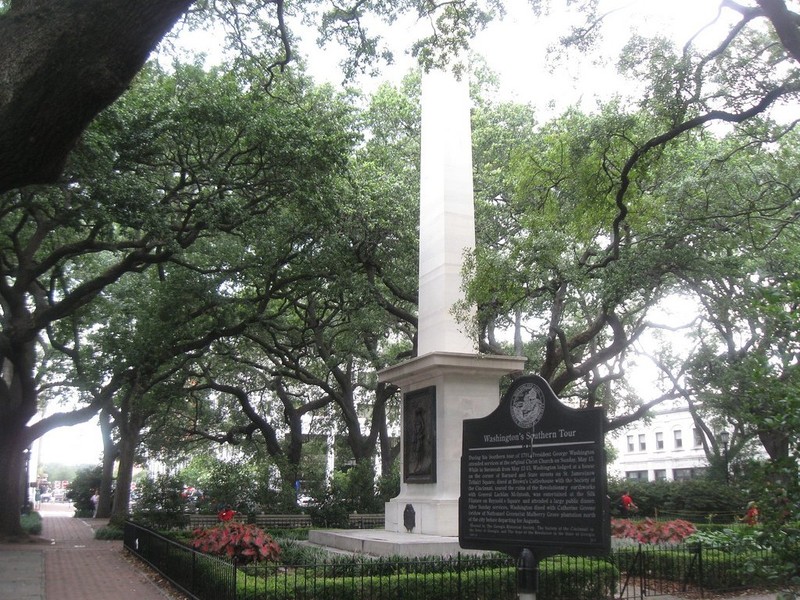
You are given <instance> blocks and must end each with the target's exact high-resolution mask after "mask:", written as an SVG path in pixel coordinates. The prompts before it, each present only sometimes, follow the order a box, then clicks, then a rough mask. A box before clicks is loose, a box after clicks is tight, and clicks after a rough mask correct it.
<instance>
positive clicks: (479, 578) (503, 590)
mask: <svg viewBox="0 0 800 600" xmlns="http://www.w3.org/2000/svg"><path fill="white" fill-rule="evenodd" d="M460 575H461V578H460V582H458V581H457V580H456V577H457V574H455V573H451V572H448V573H423V574H418V573H409V574H402V575H385V576H379V575H376V576H371V577H363V578H362V577H317V578H314V577H313V572H304V571H303V570H298V571H296V572H294V573H292V574H291V576H290V577H284V576H283V575H280V576H278V577H270V578H266V579H261V578H248V579H247V582H246V583H245V581H244V580H239V581H238V582H237V583H238V586H237V592H236V598H237V600H255V599H262V598H263V599H265V600H315V599H317V598H336V599H337V600H390V599H391V600H395V599H396V598H425V600H450V599H451V598H453V596H454V591H455V590H456V589H457V588H459V587H460V589H461V597H462V598H465V599H471V598H474V599H476V600H477V599H479V598H487V597H491V598H492V599H493V600H512V599H515V598H516V597H517V592H516V569H515V568H512V567H503V568H502V569H497V570H495V571H494V572H493V573H490V572H488V571H477V570H471V571H462V572H461V574H460ZM487 592H488V594H489V595H488V596H487ZM576 600H578V599H576ZM580 600H584V599H580Z"/></svg>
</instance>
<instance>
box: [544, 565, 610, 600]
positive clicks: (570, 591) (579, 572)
mask: <svg viewBox="0 0 800 600" xmlns="http://www.w3.org/2000/svg"><path fill="white" fill-rule="evenodd" d="M539 571H540V574H539V592H540V594H541V597H542V598H569V599H570V600H597V599H598V598H610V597H612V596H613V592H614V589H615V586H616V582H617V581H618V579H619V570H618V569H617V568H616V567H615V566H614V565H613V564H612V563H610V562H607V561H604V560H592V559H588V558H567V557H555V558H550V559H545V560H544V561H542V562H541V563H539Z"/></svg>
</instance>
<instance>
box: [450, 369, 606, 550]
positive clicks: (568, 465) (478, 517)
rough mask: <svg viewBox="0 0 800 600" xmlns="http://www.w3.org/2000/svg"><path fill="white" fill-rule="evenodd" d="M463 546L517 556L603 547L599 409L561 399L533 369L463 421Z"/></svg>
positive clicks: (603, 490)
mask: <svg viewBox="0 0 800 600" xmlns="http://www.w3.org/2000/svg"><path fill="white" fill-rule="evenodd" d="M458 522H459V535H458V537H459V543H460V545H461V546H462V547H463V548H477V549H484V550H498V551H501V552H506V553H508V554H511V555H514V556H520V555H521V553H522V550H523V549H526V548H527V549H529V550H531V551H532V552H533V553H534V555H535V556H536V558H537V559H541V558H543V557H544V556H548V555H552V554H558V553H571V554H604V553H606V552H608V551H609V548H610V529H609V527H610V523H609V515H608V501H607V498H606V461H605V452H604V448H603V411H602V409H600V408H596V409H573V408H570V407H568V406H565V405H564V404H562V403H561V402H560V401H559V400H558V398H557V397H556V395H555V393H553V390H552V389H551V388H550V386H549V385H548V383H547V382H546V381H545V380H544V379H543V378H541V377H539V376H537V375H531V376H526V377H521V378H519V379H517V380H516V381H514V383H513V384H512V385H511V387H510V388H509V390H508V392H507V393H506V394H505V395H504V396H503V399H502V400H501V401H500V405H499V406H498V407H497V409H496V410H495V411H494V412H492V413H491V414H490V415H488V416H486V417H484V418H481V419H467V420H465V421H464V435H463V448H462V454H461V497H460V499H459V521H458Z"/></svg>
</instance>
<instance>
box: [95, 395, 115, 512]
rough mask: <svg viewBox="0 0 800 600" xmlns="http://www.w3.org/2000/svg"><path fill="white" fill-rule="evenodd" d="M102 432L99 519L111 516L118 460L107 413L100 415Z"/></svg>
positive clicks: (103, 412)
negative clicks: (115, 467)
mask: <svg viewBox="0 0 800 600" xmlns="http://www.w3.org/2000/svg"><path fill="white" fill-rule="evenodd" d="M100 431H101V432H102V435H103V470H102V472H101V475H100V501H99V502H98V504H97V516H98V518H101V519H105V518H108V517H110V516H111V507H112V505H113V497H112V491H111V489H112V487H113V485H112V484H113V481H114V463H115V462H116V460H117V446H116V444H114V440H112V439H111V431H112V426H111V419H110V417H109V415H108V413H107V412H106V411H102V412H101V413H100Z"/></svg>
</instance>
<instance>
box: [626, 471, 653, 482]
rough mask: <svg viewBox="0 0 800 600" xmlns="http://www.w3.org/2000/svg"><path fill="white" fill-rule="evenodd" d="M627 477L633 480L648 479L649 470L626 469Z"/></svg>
mask: <svg viewBox="0 0 800 600" xmlns="http://www.w3.org/2000/svg"><path fill="white" fill-rule="evenodd" d="M625 479H630V480H632V481H648V478H647V471H625Z"/></svg>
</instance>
